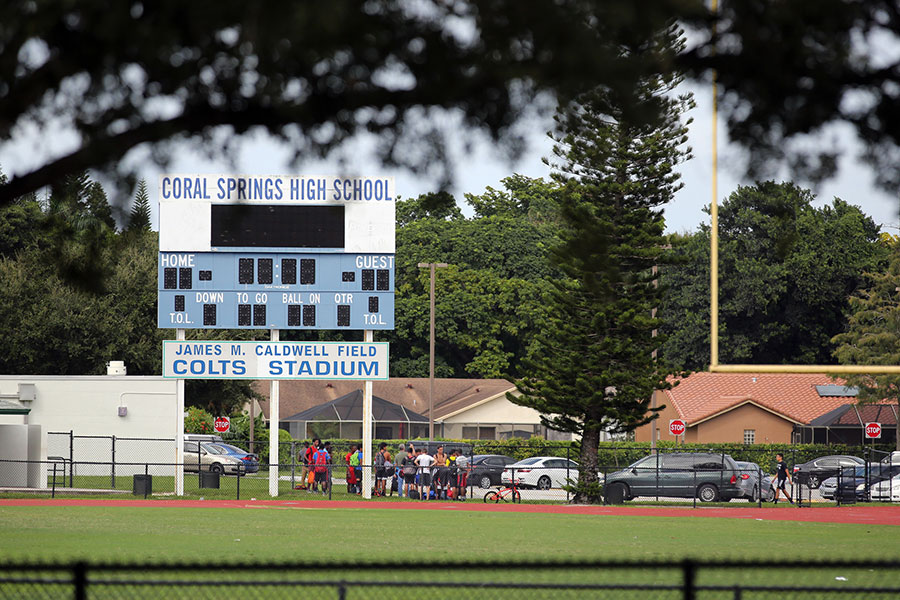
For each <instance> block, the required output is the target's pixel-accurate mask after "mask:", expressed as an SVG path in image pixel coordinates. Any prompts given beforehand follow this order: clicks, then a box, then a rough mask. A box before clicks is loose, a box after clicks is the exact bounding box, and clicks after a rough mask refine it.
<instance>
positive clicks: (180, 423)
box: [175, 329, 184, 496]
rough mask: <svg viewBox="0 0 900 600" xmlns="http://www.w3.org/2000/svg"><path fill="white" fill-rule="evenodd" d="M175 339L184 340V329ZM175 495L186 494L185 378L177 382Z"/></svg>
mask: <svg viewBox="0 0 900 600" xmlns="http://www.w3.org/2000/svg"><path fill="white" fill-rule="evenodd" d="M175 339H176V340H178V341H179V342H183V341H184V329H176V330H175ZM175 403H176V406H175V495H176V496H184V379H179V380H177V381H176V384H175Z"/></svg>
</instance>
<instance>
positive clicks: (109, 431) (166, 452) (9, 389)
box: [0, 369, 178, 487]
mask: <svg viewBox="0 0 900 600" xmlns="http://www.w3.org/2000/svg"><path fill="white" fill-rule="evenodd" d="M123 371H124V369H123ZM0 401H2V404H0V460H6V461H17V460H21V461H24V460H29V461H47V460H48V457H60V458H62V459H63V461H65V460H68V459H71V456H72V452H71V451H72V450H74V455H75V457H76V460H84V459H83V458H81V457H83V456H85V455H88V456H91V460H92V461H96V462H99V463H110V462H112V461H113V460H115V462H117V463H119V464H118V465H117V471H116V472H117V474H121V475H123V476H130V475H131V474H133V473H143V472H144V468H145V467H144V466H143V465H138V464H130V465H129V464H126V463H145V464H146V463H147V462H150V463H154V462H155V463H166V464H173V463H174V462H175V453H174V444H173V443H172V440H173V439H174V438H175V432H176V431H177V425H178V411H177V398H176V381H175V380H173V379H164V378H162V377H145V376H132V377H129V376H125V375H112V376H110V375H105V376H51V375H0ZM23 413H25V414H23ZM138 439H140V440H147V439H152V440H159V443H147V442H144V441H141V443H140V446H138V445H137V443H136V442H135V444H133V446H134V447H135V448H138V447H140V448H141V450H140V451H139V452H138V451H135V452H129V451H128V449H127V448H128V445H129V441H131V440H138ZM163 440H167V441H166V442H165V443H164V442H163ZM76 444H77V445H80V446H81V447H75V446H76ZM48 468H49V469H52V466H50V463H44V468H40V469H36V468H35V467H34V465H32V468H31V469H30V470H29V472H28V474H27V475H26V474H25V469H24V468H23V467H22V465H20V464H13V463H9V462H7V463H0V486H17V487H18V486H21V487H25V486H27V487H46V485H47V473H48ZM94 471H98V472H102V473H107V472H109V471H110V467H109V466H108V465H88V464H83V465H81V466H80V467H79V465H77V464H76V473H78V474H89V473H92V472H94ZM171 471H172V468H169V469H167V472H171ZM151 472H160V470H159V469H157V470H151Z"/></svg>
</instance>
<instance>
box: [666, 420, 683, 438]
mask: <svg viewBox="0 0 900 600" xmlns="http://www.w3.org/2000/svg"><path fill="white" fill-rule="evenodd" d="M685 429H687V426H686V425H685V424H684V421H682V420H681V419H672V420H671V421H669V433H671V434H672V435H684V430H685Z"/></svg>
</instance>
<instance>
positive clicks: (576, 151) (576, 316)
mask: <svg viewBox="0 0 900 600" xmlns="http://www.w3.org/2000/svg"><path fill="white" fill-rule="evenodd" d="M682 48H683V42H682V40H681V39H680V32H679V31H678V30H677V28H675V27H672V28H667V29H665V30H663V31H659V32H657V33H656V34H655V35H654V36H652V40H651V42H650V43H648V44H646V45H645V46H643V47H642V48H641V49H640V50H626V49H622V53H623V54H629V52H634V53H646V54H648V55H653V56H655V57H657V58H660V59H665V58H671V57H672V55H673V54H676V53H677V52H678V51H679V50H680V49H682ZM679 82H680V78H678V77H675V76H671V77H669V76H663V77H656V76H648V77H645V78H643V79H642V80H641V81H640V84H639V85H637V86H636V87H635V89H634V90H632V93H630V94H628V95H627V96H626V95H622V94H619V93H617V91H616V90H610V89H608V88H605V87H602V86H601V87H598V88H596V89H595V90H593V91H591V92H589V93H587V94H584V95H582V96H581V97H579V98H578V99H577V102H573V103H572V104H571V105H569V106H567V107H565V108H564V110H562V111H560V113H559V115H558V116H557V118H556V121H557V128H558V136H557V138H556V140H557V145H556V147H555V149H554V153H555V154H556V156H557V157H558V158H559V159H560V160H561V161H562V165H561V166H560V167H559V169H560V171H559V172H558V173H557V174H556V176H555V177H556V179H557V180H558V181H559V182H560V183H561V184H562V185H563V189H562V192H561V194H560V196H559V214H560V220H561V223H562V224H563V226H564V227H563V229H562V231H561V234H560V237H561V243H559V244H558V245H557V246H556V247H555V248H554V249H553V253H552V260H553V264H555V265H556V266H557V267H558V268H559V269H560V270H561V271H562V273H563V274H564V275H565V278H561V279H556V280H554V281H553V282H552V283H553V289H552V290H551V293H550V294H549V307H548V317H547V320H546V322H545V323H544V324H543V328H542V330H541V331H540V333H539V334H538V335H537V336H536V343H537V346H538V347H539V350H538V351H536V352H533V353H532V354H531V355H530V356H529V358H528V359H527V360H526V361H525V363H524V369H523V371H524V373H525V376H524V377H523V378H521V379H519V380H517V381H516V388H517V389H518V391H519V392H520V393H521V396H517V395H515V394H507V397H508V398H509V400H510V401H511V402H514V403H516V404H521V405H524V406H529V407H531V408H534V409H536V410H537V411H538V412H540V413H541V421H542V423H543V424H544V425H546V426H548V427H550V428H552V429H556V430H558V431H568V432H574V433H578V434H579V435H581V437H582V441H583V445H582V449H581V450H582V451H581V454H580V458H579V463H580V473H579V481H580V484H579V485H580V488H579V489H580V490H581V491H583V492H584V494H581V493H579V494H577V495H576V497H575V501H576V502H595V501H597V499H598V496H596V495H593V492H592V490H594V489H595V488H594V487H593V486H592V484H595V483H596V482H597V466H598V465H597V448H598V444H599V441H600V434H601V432H603V431H630V430H632V429H633V428H635V427H637V426H639V425H641V424H642V423H645V422H647V420H648V418H650V417H648V412H649V410H650V407H649V401H650V397H651V396H652V394H653V392H654V391H655V390H658V389H665V388H666V387H667V385H668V384H667V382H666V377H667V376H668V375H669V374H670V371H669V370H667V368H666V366H665V365H664V364H663V363H661V362H658V361H657V360H656V358H655V356H654V354H655V353H654V351H655V350H656V348H657V347H658V346H659V343H660V339H658V338H657V337H656V336H655V333H656V330H657V329H658V328H659V326H660V323H659V321H658V320H657V319H656V318H654V317H653V312H654V309H655V308H656V307H657V306H659V304H660V301H661V296H662V290H661V289H660V288H659V287H658V286H656V285H655V282H654V275H653V268H654V267H655V266H656V265H658V264H660V263H661V262H662V261H663V260H664V256H663V253H664V244H665V240H664V238H663V235H662V234H663V229H664V221H663V216H662V210H661V206H662V205H663V204H665V203H666V202H668V201H669V200H671V199H672V197H673V196H674V193H675V192H676V191H677V190H678V189H679V187H680V184H679V183H678V180H679V174H678V173H677V172H676V171H675V166H676V165H677V164H679V163H680V162H682V161H684V160H686V159H687V157H688V156H689V150H684V149H682V146H683V144H684V143H685V142H686V139H687V128H686V125H683V124H682V123H681V115H682V114H683V113H684V111H686V110H687V109H689V108H690V107H691V106H692V104H693V103H692V100H691V99H690V97H679V96H675V95H674V94H673V90H674V89H675V87H676V86H677V85H678V83H679ZM651 417H652V415H651Z"/></svg>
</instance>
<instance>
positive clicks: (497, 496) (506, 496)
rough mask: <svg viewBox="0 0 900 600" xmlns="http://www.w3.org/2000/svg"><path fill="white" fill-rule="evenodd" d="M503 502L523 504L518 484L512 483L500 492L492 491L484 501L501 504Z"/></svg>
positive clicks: (486, 495)
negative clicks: (517, 487)
mask: <svg viewBox="0 0 900 600" xmlns="http://www.w3.org/2000/svg"><path fill="white" fill-rule="evenodd" d="M501 500H503V501H504V502H519V503H520V502H522V494H520V493H519V490H518V489H516V484H515V483H512V484H510V485H508V486H506V487H502V488H500V489H498V490H490V491H488V493H487V494H485V495H484V501H485V503H487V502H494V503H497V504H499V502H500V501H501Z"/></svg>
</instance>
